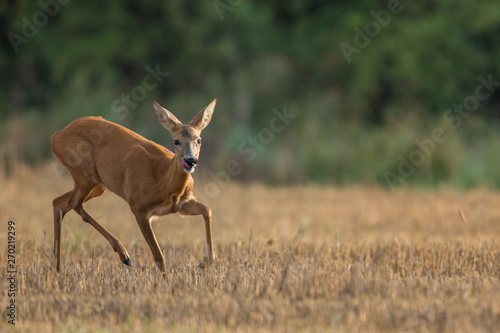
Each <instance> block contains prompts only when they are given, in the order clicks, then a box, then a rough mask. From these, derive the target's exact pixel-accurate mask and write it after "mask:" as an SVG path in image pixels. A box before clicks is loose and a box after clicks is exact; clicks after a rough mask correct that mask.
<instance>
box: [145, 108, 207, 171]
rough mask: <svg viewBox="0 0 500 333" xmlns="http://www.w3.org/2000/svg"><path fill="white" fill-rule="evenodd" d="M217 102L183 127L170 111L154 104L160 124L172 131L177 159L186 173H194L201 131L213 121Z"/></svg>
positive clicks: (198, 153)
mask: <svg viewBox="0 0 500 333" xmlns="http://www.w3.org/2000/svg"><path fill="white" fill-rule="evenodd" d="M215 103H216V100H215V99H214V100H213V101H212V103H210V104H209V105H208V106H207V107H205V108H203V109H202V110H201V111H200V112H198V113H197V114H196V115H195V116H194V118H193V120H191V121H190V122H189V124H187V125H183V124H182V123H181V122H180V121H179V120H178V119H177V118H176V117H175V116H174V115H173V114H172V113H171V112H170V111H168V110H167V109H165V108H163V107H161V106H160V105H159V104H158V103H156V102H153V106H154V109H155V112H156V115H157V116H158V120H159V121H160V123H161V124H162V125H163V126H164V127H165V128H166V129H168V130H169V131H170V133H171V134H172V137H173V139H174V146H175V159H176V162H177V163H180V164H181V166H182V167H183V168H184V171H185V172H188V173H191V172H193V171H194V168H195V166H196V163H197V162H198V157H199V155H200V148H201V137H200V134H201V131H202V130H203V129H204V128H205V127H207V125H208V124H209V123H210V120H211V119H212V114H213V112H214V108H215Z"/></svg>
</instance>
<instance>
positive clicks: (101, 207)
mask: <svg viewBox="0 0 500 333" xmlns="http://www.w3.org/2000/svg"><path fill="white" fill-rule="evenodd" d="M195 179H196V177H195ZM0 184H1V185H2V191H0V244H1V251H0V272H1V275H2V279H1V281H0V288H1V292H0V306H1V308H2V311H1V313H2V320H1V322H0V331H2V332H5V331H11V330H12V329H15V330H19V331H22V332H143V331H145V332H164V331H172V332H194V331H196V332H198V331H200V332H205V331H206V332H212V331H218V332H233V331H240V332H254V331H261V332H271V331H273V332H275V331H278V332H279V331H314V332H332V331H335V332H376V331H388V332H405V331H406V332H409V331H417V332H494V331H497V330H498V328H499V327H500V284H499V277H500V208H499V204H500V195H499V194H498V193H495V192H492V191H488V190H472V191H454V190H447V189H438V190H436V191H428V190H427V191H423V190H409V189H407V190H396V191H394V192H390V191H387V190H383V189H380V188H371V187H367V188H363V187H354V188H321V187H317V186H305V187H286V188H285V187H280V188H272V187H266V186H263V185H259V184H252V185H242V184H237V183H234V182H233V183H231V184H229V185H227V186H225V187H223V188H221V189H220V193H219V194H218V195H217V196H215V197H214V198H213V199H211V200H210V202H208V204H209V205H210V206H211V207H212V211H213V220H214V224H213V232H214V244H215V251H216V256H217V261H216V263H215V264H214V265H212V266H211V267H209V268H208V269H205V270H201V269H199V268H198V263H199V262H200V261H201V259H202V257H203V251H204V242H205V238H204V237H205V231H204V225H203V220H202V218H201V217H185V218H181V217H179V216H178V215H169V216H166V217H162V218H160V219H158V220H156V221H155V222H154V223H153V225H154V230H155V232H156V236H157V238H158V241H159V243H160V246H161V248H162V250H163V251H164V253H165V257H166V259H167V273H166V274H165V275H162V274H161V273H160V272H159V271H158V269H157V268H156V266H155V265H154V262H153V259H152V255H151V253H150V251H149V248H148V247H147V244H146V242H145V241H144V239H143V238H142V235H141V233H140V231H139V228H138V227H137V225H136V223H135V221H134V217H133V215H132V214H131V213H130V211H129V209H128V206H127V205H126V203H125V202H123V201H122V200H121V199H120V198H118V197H117V196H115V195H114V194H112V193H105V194H104V195H103V196H101V197H99V198H96V199H93V200H91V201H89V202H88V203H87V204H86V207H87V211H88V212H89V213H90V214H91V215H92V216H93V217H94V218H95V219H96V220H97V221H98V222H99V223H101V224H102V225H103V226H105V227H106V228H107V229H108V230H110V231H111V232H112V233H113V234H114V235H115V236H117V237H118V239H120V240H121V241H122V243H123V244H124V245H125V247H126V248H127V250H128V251H129V253H130V255H131V257H132V260H133V261H134V266H133V267H127V266H124V265H123V264H121V262H120V261H119V259H118V256H117V255H116V254H115V253H114V252H113V250H112V249H111V247H110V246H109V244H108V243H107V242H106V240H105V239H104V238H103V237H102V236H101V235H100V234H99V233H98V232H97V231H96V230H94V229H93V228H92V227H91V226H90V225H88V224H86V223H84V222H83V221H82V220H81V219H80V217H79V216H78V215H77V214H76V213H74V212H70V213H68V215H67V216H66V218H65V220H64V224H63V233H62V268H61V273H60V274H57V273H56V272H55V269H54V263H53V254H52V246H53V221H52V199H53V198H54V197H56V196H58V195H60V194H62V193H64V192H66V191H68V190H69V189H70V188H71V187H72V182H71V179H70V178H69V177H68V176H67V175H63V176H62V177H60V176H59V175H58V173H57V171H56V169H54V168H53V167H52V165H46V166H43V167H38V168H36V169H29V168H26V167H22V166H20V167H19V168H18V169H17V171H16V172H15V174H14V175H12V176H11V177H10V178H6V177H5V176H3V175H2V176H0ZM203 185H204V182H203V181H199V180H197V186H196V187H198V188H199V189H200V188H203ZM9 220H13V221H15V232H16V237H15V259H16V267H17V275H16V288H15V289H16V290H15V297H9V296H8V292H7V291H8V289H9V286H10V285H9V281H8V280H7V278H6V277H7V276H8V275H7V270H8V267H7V264H8V258H7V239H8V238H7V234H8V221H9ZM11 299H15V304H16V325H15V326H12V325H10V324H9V323H8V320H9V318H8V316H7V314H8V311H9V310H8V309H7V306H8V305H9V302H10V300H11Z"/></svg>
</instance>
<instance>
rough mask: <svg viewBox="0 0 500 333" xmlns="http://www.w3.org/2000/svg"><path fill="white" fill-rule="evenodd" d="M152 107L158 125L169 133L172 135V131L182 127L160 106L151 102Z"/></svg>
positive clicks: (170, 113) (177, 120)
mask: <svg viewBox="0 0 500 333" xmlns="http://www.w3.org/2000/svg"><path fill="white" fill-rule="evenodd" d="M153 106H154V108H155V112H156V115H157V116H158V120H159V121H160V124H162V125H163V126H164V127H165V128H166V129H168V130H169V131H170V133H173V132H174V131H176V130H178V129H179V128H181V127H182V123H181V122H180V121H179V119H177V118H176V117H175V116H174V115H173V114H172V112H170V111H168V110H167V109H165V108H162V107H161V106H160V104H158V103H156V102H153Z"/></svg>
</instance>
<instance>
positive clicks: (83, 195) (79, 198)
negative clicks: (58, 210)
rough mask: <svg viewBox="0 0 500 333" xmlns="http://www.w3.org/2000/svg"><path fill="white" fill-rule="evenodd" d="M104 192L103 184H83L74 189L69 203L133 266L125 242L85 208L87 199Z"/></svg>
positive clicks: (122, 258)
mask: <svg viewBox="0 0 500 333" xmlns="http://www.w3.org/2000/svg"><path fill="white" fill-rule="evenodd" d="M102 193H104V187H103V186H102V185H96V186H90V187H83V186H76V184H75V188H74V189H73V191H72V195H71V198H70V199H69V203H68V205H69V206H70V207H71V209H73V210H74V211H75V212H77V213H78V215H80V216H81V218H82V220H83V221H84V222H87V223H89V224H90V225H92V226H93V227H94V228H95V229H96V230H97V231H99V232H100V233H101V235H103V236H104V238H106V239H107V240H108V242H109V244H110V245H111V247H112V248H113V250H115V252H118V255H119V256H120V260H121V261H122V262H123V263H124V264H125V265H128V266H132V265H133V263H132V260H131V259H130V256H129V254H128V252H127V250H126V249H125V247H124V246H123V244H122V243H121V242H120V241H119V240H118V238H116V237H115V236H114V235H113V234H111V233H110V232H109V231H108V230H106V228H104V227H103V226H101V225H100V224H99V223H97V221H96V220H94V218H93V217H92V216H90V215H89V213H87V211H86V210H85V209H84V208H83V206H82V204H83V203H84V202H85V201H88V200H90V199H91V198H93V197H96V196H99V195H101V194H102Z"/></svg>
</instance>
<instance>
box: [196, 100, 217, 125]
mask: <svg viewBox="0 0 500 333" xmlns="http://www.w3.org/2000/svg"><path fill="white" fill-rule="evenodd" d="M216 101H217V100H216V99H214V100H213V101H212V103H210V104H208V106H207V107H205V108H203V109H202V110H201V111H200V112H198V113H197V114H196V116H194V118H193V120H191V122H190V123H189V125H190V126H192V127H194V128H197V129H198V130H200V131H201V130H203V129H204V128H205V127H207V125H208V124H209V123H210V120H211V119H212V114H213V113H214V108H215V103H216Z"/></svg>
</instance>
